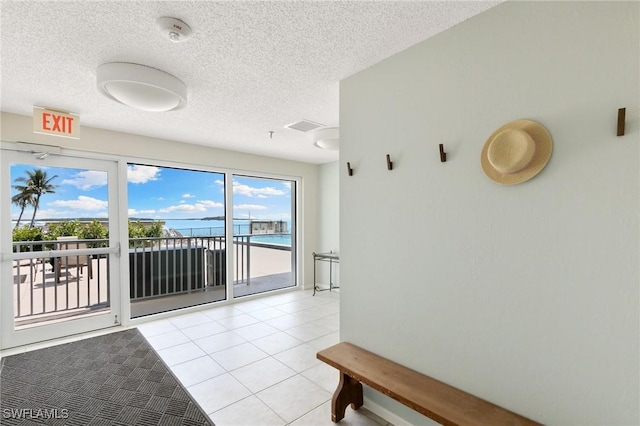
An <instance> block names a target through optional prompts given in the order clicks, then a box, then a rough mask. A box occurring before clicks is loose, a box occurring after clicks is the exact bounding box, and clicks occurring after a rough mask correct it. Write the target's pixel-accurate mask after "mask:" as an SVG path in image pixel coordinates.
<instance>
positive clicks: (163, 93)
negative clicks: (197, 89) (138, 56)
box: [96, 62, 187, 112]
mask: <svg viewBox="0 0 640 426" xmlns="http://www.w3.org/2000/svg"><path fill="white" fill-rule="evenodd" d="M96 74H97V82H98V90H100V92H102V93H103V94H104V95H105V96H107V97H109V98H111V99H113V100H115V101H117V102H120V103H121V104H124V105H128V106H130V107H133V108H137V109H141V110H143V111H155V112H164V111H171V110H175V109H179V108H182V107H184V106H185V105H186V104H187V86H186V85H185V84H184V83H183V82H182V81H180V80H178V79H177V78H176V77H174V76H173V75H171V74H169V73H166V72H164V71H161V70H159V69H156V68H151V67H148V66H145V65H139V64H132V63H127V62H110V63H107V64H103V65H100V66H99V67H98V70H97V73H96Z"/></svg>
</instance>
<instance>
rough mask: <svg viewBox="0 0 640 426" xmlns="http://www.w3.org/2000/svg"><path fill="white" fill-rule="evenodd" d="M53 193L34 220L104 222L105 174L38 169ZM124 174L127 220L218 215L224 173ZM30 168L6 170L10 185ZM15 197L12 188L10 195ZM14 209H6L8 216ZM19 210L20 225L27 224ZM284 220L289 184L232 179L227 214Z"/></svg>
mask: <svg viewBox="0 0 640 426" xmlns="http://www.w3.org/2000/svg"><path fill="white" fill-rule="evenodd" d="M38 167H39V168H41V169H43V170H44V171H45V172H46V173H47V176H48V177H52V176H56V178H55V179H53V181H52V183H53V184H55V185H56V188H55V193H53V194H45V195H43V196H42V198H41V199H40V207H39V209H38V211H37V215H36V220H43V219H61V218H81V217H82V218H89V217H91V218H104V217H107V216H108V197H107V174H106V172H102V171H93V170H86V169H72V168H61V167H48V168H47V167H41V166H38ZM127 168H128V173H127V180H128V184H127V191H128V206H127V208H128V212H129V217H135V218H151V219H200V218H203V217H211V216H224V174H222V173H213V172H203V171H193V170H183V169H173V168H168V167H155V166H144V165H137V164H129V165H128V167H127ZM33 169H34V166H33V165H23V164H14V165H12V166H11V182H12V185H14V184H16V183H17V182H15V179H16V178H17V177H19V176H26V171H28V170H33ZM14 194H16V191H15V190H14V189H13V188H12V191H11V195H12V196H13V195H14ZM19 214H20V208H19V207H18V206H16V205H12V206H11V217H12V219H13V220H16V219H17V218H18V215H19ZM32 214H33V209H32V208H30V207H28V208H27V209H25V212H24V215H23V218H22V221H23V222H24V221H29V220H31V215H32ZM249 215H250V217H251V218H253V219H272V220H288V219H290V217H291V181H284V180H276V179H263V178H251V177H243V176H234V179H233V216H234V218H236V219H239V218H247V219H248V218H249Z"/></svg>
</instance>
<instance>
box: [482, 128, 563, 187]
mask: <svg viewBox="0 0 640 426" xmlns="http://www.w3.org/2000/svg"><path fill="white" fill-rule="evenodd" d="M506 129H515V130H524V131H525V132H527V133H528V134H529V136H531V138H532V139H533V141H534V142H535V144H536V150H535V153H534V154H533V158H532V159H531V161H530V162H529V164H527V166H526V167H525V168H524V169H522V170H520V171H518V172H515V173H501V172H499V171H497V170H496V169H495V168H494V167H493V166H492V165H491V163H490V162H489V159H488V158H487V151H488V150H489V145H490V143H491V141H492V140H493V138H494V137H495V136H496V135H497V134H498V133H500V132H502V131H503V130H506ZM552 150H553V141H552V140H551V135H550V134H549V132H548V131H547V129H545V128H544V126H543V125H542V124H540V123H538V122H536V121H533V120H514V121H511V122H509V123H507V124H505V125H504V126H502V127H500V128H499V129H497V130H496V131H495V132H493V133H492V134H491V136H489V139H487V141H486V142H485V144H484V147H483V148H482V154H481V155H480V163H481V164H482V170H483V171H484V173H485V174H486V175H487V176H488V177H489V179H491V180H492V181H494V182H496V183H498V184H500V185H515V184H518V183H522V182H526V181H528V180H529V179H531V178H532V177H534V176H535V175H537V174H538V173H540V172H541V171H542V169H544V166H546V165H547V162H548V161H549V159H550V158H551V151H552Z"/></svg>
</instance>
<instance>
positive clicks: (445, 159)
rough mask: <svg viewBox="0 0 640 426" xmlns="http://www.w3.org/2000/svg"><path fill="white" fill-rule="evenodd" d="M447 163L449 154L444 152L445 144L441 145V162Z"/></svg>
mask: <svg viewBox="0 0 640 426" xmlns="http://www.w3.org/2000/svg"><path fill="white" fill-rule="evenodd" d="M446 161H447V153H446V152H444V144H440V162H441V163H445V162H446Z"/></svg>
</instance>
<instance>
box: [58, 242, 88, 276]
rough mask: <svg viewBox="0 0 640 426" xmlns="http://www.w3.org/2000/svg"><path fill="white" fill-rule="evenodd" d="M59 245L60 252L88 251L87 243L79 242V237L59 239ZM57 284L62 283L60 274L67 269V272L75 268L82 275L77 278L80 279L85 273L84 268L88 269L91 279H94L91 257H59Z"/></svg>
mask: <svg viewBox="0 0 640 426" xmlns="http://www.w3.org/2000/svg"><path fill="white" fill-rule="evenodd" d="M57 240H58V241H59V242H58V243H57V245H58V250H76V249H86V248H88V246H87V243H81V242H77V241H78V237H76V236H70V237H58V238H57ZM55 263H56V268H55V269H56V282H57V283H59V282H60V274H61V272H62V268H65V269H66V270H67V272H68V271H69V269H73V268H75V270H76V271H79V272H80V273H79V274H78V276H77V277H76V278H80V274H83V273H84V267H85V266H86V267H87V271H88V273H89V279H92V278H93V269H92V268H91V256H89V255H86V254H83V255H80V256H65V257H58V258H57V259H56V262H55Z"/></svg>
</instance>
